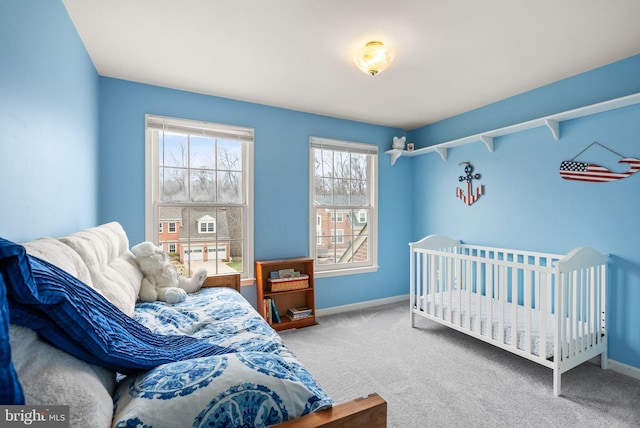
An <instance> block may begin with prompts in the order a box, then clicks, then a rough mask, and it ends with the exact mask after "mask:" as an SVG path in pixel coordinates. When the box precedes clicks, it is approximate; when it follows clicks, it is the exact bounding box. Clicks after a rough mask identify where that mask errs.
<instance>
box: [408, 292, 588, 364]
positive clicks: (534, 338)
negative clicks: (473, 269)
mask: <svg viewBox="0 0 640 428" xmlns="http://www.w3.org/2000/svg"><path fill="white" fill-rule="evenodd" d="M434 297H435V299H434ZM459 297H461V301H460V305H459V307H460V315H458V298H459ZM434 300H435V308H434ZM449 300H450V299H449V292H446V293H442V299H440V294H437V295H436V296H433V295H427V298H426V309H425V307H424V305H425V299H424V296H422V297H420V298H419V299H418V302H417V307H418V308H419V310H420V311H423V312H426V313H428V314H430V315H431V316H434V317H436V318H441V319H442V318H444V319H445V320H446V321H448V322H451V319H452V317H451V316H452V315H453V322H451V324H454V325H461V326H466V322H467V313H469V314H470V315H469V316H470V323H469V324H470V326H469V330H471V331H476V323H477V322H478V295H477V294H475V293H472V294H471V310H470V311H467V305H468V302H467V294H466V293H465V292H463V294H462V296H460V293H459V291H458V290H454V291H453V292H452V295H451V301H452V308H451V309H450V308H449ZM488 302H490V303H491V323H490V325H491V339H492V340H495V341H498V342H501V343H504V344H506V345H508V346H516V347H517V348H518V349H520V350H522V351H526V347H525V344H526V337H527V336H526V332H525V326H526V323H525V319H526V318H525V317H526V316H527V311H526V310H525V307H524V306H522V305H516V308H517V318H516V319H517V324H516V328H517V335H516V338H517V339H516V340H517V343H516V344H512V343H511V342H512V338H513V335H512V324H513V316H512V313H513V312H514V311H513V305H512V304H511V303H505V304H504V317H503V329H502V330H503V331H502V337H500V301H499V300H498V299H489V298H487V297H486V296H481V297H480V306H481V311H480V317H479V318H480V334H481V335H482V336H484V337H488V336H489V334H488V330H487V329H488V324H489V323H487V314H488ZM434 309H435V310H434ZM554 320H555V316H554V314H551V313H546V316H545V321H544V324H545V334H544V337H545V339H546V340H545V341H546V350H545V356H544V358H546V359H550V358H552V357H553V354H554V352H553V351H554V335H553V332H554V330H553V329H554ZM459 323H460V324H459ZM530 326H531V333H530V336H531V348H530V353H531V354H533V355H536V356H538V357H540V336H541V334H540V311H539V310H538V309H531V321H530ZM567 328H568V329H569V328H571V326H569V325H567ZM580 330H581V331H580ZM586 331H588V329H587V324H586V323H583V325H582V328H580V327H579V326H575V325H574V326H573V337H574V338H576V337H578V336H579V335H580V333H582V332H586Z"/></svg>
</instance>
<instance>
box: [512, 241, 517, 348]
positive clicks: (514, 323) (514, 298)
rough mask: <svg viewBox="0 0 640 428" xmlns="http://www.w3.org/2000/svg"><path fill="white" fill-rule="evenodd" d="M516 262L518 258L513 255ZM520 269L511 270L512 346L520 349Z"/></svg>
mask: <svg viewBox="0 0 640 428" xmlns="http://www.w3.org/2000/svg"><path fill="white" fill-rule="evenodd" d="M513 257H514V261H515V258H516V257H517V255H516V254H514V255H513ZM518 288H519V287H518V269H516V268H511V346H513V347H514V348H518Z"/></svg>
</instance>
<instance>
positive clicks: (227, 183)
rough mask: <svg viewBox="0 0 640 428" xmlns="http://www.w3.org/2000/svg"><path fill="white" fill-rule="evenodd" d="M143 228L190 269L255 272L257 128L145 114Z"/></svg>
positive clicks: (188, 273) (185, 271)
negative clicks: (255, 155)
mask: <svg viewBox="0 0 640 428" xmlns="http://www.w3.org/2000/svg"><path fill="white" fill-rule="evenodd" d="M145 147H146V172H145V176H146V178H145V183H146V200H145V206H146V215H145V218H146V220H145V223H146V236H147V238H146V239H147V240H149V241H152V242H154V243H156V244H157V245H159V246H162V247H163V248H164V250H165V251H167V252H169V253H170V256H171V259H172V262H173V263H174V264H175V265H176V267H177V270H178V272H180V273H181V274H183V275H185V276H191V275H192V274H193V272H194V271H195V270H196V269H199V268H206V269H207V271H208V273H209V275H215V274H222V273H228V272H241V274H242V277H243V278H249V277H252V276H253V129H250V128H242V127H236V126H230V125H221V124H215V123H208V122H199V121H192V120H186V119H177V118H169V117H161V116H153V115H147V116H146V146H145Z"/></svg>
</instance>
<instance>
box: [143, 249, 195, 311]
mask: <svg viewBox="0 0 640 428" xmlns="http://www.w3.org/2000/svg"><path fill="white" fill-rule="evenodd" d="M131 252H132V253H133V255H134V256H136V261H137V262H138V266H139V267H140V270H141V271H142V273H143V274H144V277H143V278H142V285H141V287H140V293H139V294H138V295H139V297H140V300H142V301H143V302H155V301H156V300H161V301H163V302H167V303H180V302H182V301H183V300H184V299H186V298H187V293H195V292H196V291H198V290H199V289H200V287H202V283H203V282H204V280H205V279H206V277H207V270H206V269H198V270H197V271H196V272H195V273H194V274H193V276H192V277H191V278H187V277H184V276H181V275H179V274H178V272H176V268H175V266H173V265H172V264H171V263H170V262H169V255H168V254H167V253H166V252H165V251H164V250H163V249H162V248H161V247H156V246H155V245H154V244H153V243H152V242H148V241H145V242H142V243H140V244H138V245H136V246H134V247H133V248H131Z"/></svg>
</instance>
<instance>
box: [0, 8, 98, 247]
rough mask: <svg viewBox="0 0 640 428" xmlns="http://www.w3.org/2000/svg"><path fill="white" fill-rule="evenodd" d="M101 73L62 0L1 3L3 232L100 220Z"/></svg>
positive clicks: (56, 230)
mask: <svg viewBox="0 0 640 428" xmlns="http://www.w3.org/2000/svg"><path fill="white" fill-rule="evenodd" d="M98 88H99V86H98V74H97V73H96V70H95V68H94V67H93V64H92V63H91V60H90V58H89V56H88V55H87V52H86V50H85V48H84V46H83V45H82V43H81V41H80V38H79V37H78V34H77V33H76V30H75V28H74V27H73V25H72V24H71V20H70V19H69V16H68V15H67V11H66V9H65V8H64V6H63V5H62V2H59V1H49V0H26V1H22V0H20V1H18V0H8V1H7V0H3V1H2V3H1V4H0V100H1V101H0V200H1V201H2V202H1V203H0V204H1V207H2V209H0V236H3V237H5V238H7V239H11V240H14V241H18V242H25V241H28V240H31V239H33V238H37V237H40V236H59V235H62V234H65V233H69V232H73V231H76V230H80V229H83V228H85V227H89V226H93V225H95V223H96V221H97V215H98V214H97V212H98V205H97V191H98V184H97V178H98V174H97V171H98V163H97V154H98V95H99V94H98Z"/></svg>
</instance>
